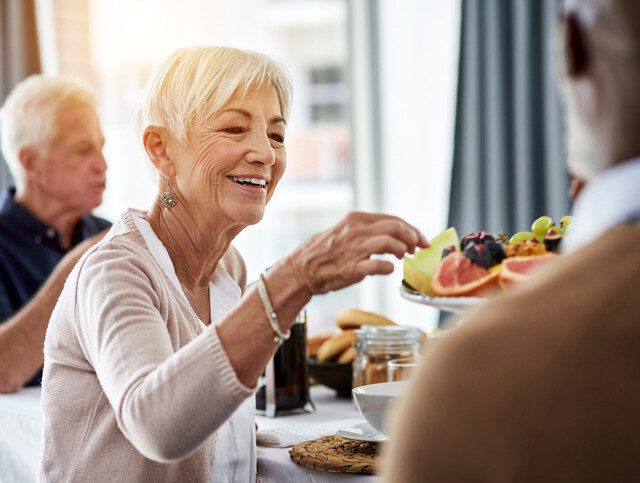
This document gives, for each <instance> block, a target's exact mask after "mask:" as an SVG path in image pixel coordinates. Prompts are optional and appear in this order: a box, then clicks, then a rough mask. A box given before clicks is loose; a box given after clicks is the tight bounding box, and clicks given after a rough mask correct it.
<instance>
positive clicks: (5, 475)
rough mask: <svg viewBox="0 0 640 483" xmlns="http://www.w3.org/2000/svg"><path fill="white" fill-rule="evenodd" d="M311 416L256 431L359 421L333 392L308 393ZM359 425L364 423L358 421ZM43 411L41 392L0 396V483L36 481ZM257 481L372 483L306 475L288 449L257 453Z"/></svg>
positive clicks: (270, 422)
mask: <svg viewBox="0 0 640 483" xmlns="http://www.w3.org/2000/svg"><path fill="white" fill-rule="evenodd" d="M311 399H312V400H313V401H314V403H315V405H316V408H317V410H316V412H314V413H311V414H299V413H298V414H290V415H285V416H278V417H277V418H273V419H269V418H265V417H257V423H258V426H259V427H260V428H273V427H278V426H282V425H287V424H292V423H323V422H335V421H336V420H342V419H349V418H358V419H361V416H360V415H359V413H358V411H357V409H356V408H355V406H354V404H353V402H352V401H351V400H350V399H337V398H336V397H335V396H334V393H333V391H330V390H329V389H326V388H324V387H321V386H317V387H313V388H311ZM363 421H364V420H363ZM41 433H42V411H41V410H40V389H39V388H26V389H23V390H21V391H20V392H18V393H16V394H7V395H0V482H1V483H5V482H7V483H9V482H11V483H21V482H33V481H36V479H37V474H38V466H39V461H40V453H41V451H42V441H41V436H42V435H41ZM258 480H259V481H261V482H278V483H286V482H301V483H304V482H313V483H319V482H322V483H324V482H333V481H338V482H340V481H344V482H349V483H361V482H367V483H374V482H375V481H376V478H375V477H373V476H367V475H348V474H339V473H327V472H324V471H318V470H309V469H306V468H302V467H301V466H298V465H296V464H295V463H293V462H292V461H291V459H290V458H289V448H263V447H258Z"/></svg>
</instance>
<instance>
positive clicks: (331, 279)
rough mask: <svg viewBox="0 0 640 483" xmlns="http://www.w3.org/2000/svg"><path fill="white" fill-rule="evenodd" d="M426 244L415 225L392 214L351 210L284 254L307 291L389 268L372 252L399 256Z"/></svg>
mask: <svg viewBox="0 0 640 483" xmlns="http://www.w3.org/2000/svg"><path fill="white" fill-rule="evenodd" d="M428 245H429V244H428V242H427V240H426V238H425V237H424V235H423V234H422V233H421V232H420V231H419V230H418V229H416V228H415V227H413V226H411V225H410V224H408V223H406V222H405V221H404V220H402V219H400V218H398V217H396V216H390V215H383V214H374V213H363V212H352V213H349V214H348V215H347V216H346V217H345V218H344V219H343V220H342V221H341V222H339V223H338V224H337V225H335V226H334V227H333V228H331V229H329V230H327V231H325V232H322V233H319V234H318V235H316V236H314V237H312V238H310V239H309V240H308V241H307V242H306V243H305V244H304V245H301V246H300V247H299V248H298V249H297V250H296V251H295V252H294V253H292V255H291V256H290V257H288V258H289V262H290V264H291V265H292V266H293V267H294V268H295V273H296V274H297V278H299V279H300V280H301V281H302V283H303V285H304V286H305V287H307V288H308V290H309V292H310V293H311V294H319V293H326V292H327V291H330V290H338V289H340V288H344V287H348V286H349V285H352V284H354V283H357V282H359V281H360V280H362V279H363V278H364V277H366V276H367V275H383V274H389V273H391V272H392V271H393V264H392V263H390V262H388V261H384V260H379V259H371V256H372V255H380V254H387V253H388V254H393V255H394V256H395V257H396V258H398V259H401V258H402V257H403V256H404V255H405V254H406V253H413V252H414V251H415V249H416V248H418V247H426V246H428Z"/></svg>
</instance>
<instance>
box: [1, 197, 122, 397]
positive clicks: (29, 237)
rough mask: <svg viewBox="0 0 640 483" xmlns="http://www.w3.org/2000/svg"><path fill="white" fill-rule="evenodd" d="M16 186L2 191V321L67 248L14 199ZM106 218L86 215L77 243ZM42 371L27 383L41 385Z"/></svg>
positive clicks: (35, 288) (74, 237)
mask: <svg viewBox="0 0 640 483" xmlns="http://www.w3.org/2000/svg"><path fill="white" fill-rule="evenodd" d="M14 196H15V188H9V189H6V190H4V191H1V192H0V324H1V323H3V322H5V321H6V320H7V319H8V318H9V317H11V316H12V315H13V314H14V313H15V312H17V311H18V310H19V309H20V308H21V307H22V306H23V305H25V304H26V303H27V302H28V301H29V299H30V298H31V297H32V296H33V295H34V294H35V293H36V292H37V291H38V289H39V288H40V286H41V285H42V284H43V283H44V281H45V280H46V279H47V278H48V277H49V275H50V274H51V272H52V271H53V268H54V267H55V266H56V265H57V264H58V262H59V261H60V260H61V259H62V257H63V256H64V255H65V254H66V253H67V251H68V250H64V249H63V248H62V247H61V246H60V243H59V241H58V234H57V233H56V231H55V230H54V229H53V228H51V227H49V226H47V225H45V224H44V223H43V222H41V221H40V220H39V219H38V218H36V217H35V216H33V215H32V214H31V213H29V212H28V211H27V210H26V209H25V208H23V207H22V206H21V205H20V204H18V203H17V202H16V201H15V200H14ZM109 226H111V223H109V222H108V221H107V220H104V219H102V218H98V217H97V216H93V215H85V216H83V217H82V218H81V219H80V221H79V222H78V224H77V225H76V226H75V228H74V229H73V234H72V240H71V245H72V246H76V245H77V244H78V243H80V242H81V241H83V240H84V239H86V238H89V237H91V236H93V235H95V234H96V233H98V232H100V231H102V230H103V229H105V228H108V227H109ZM41 378H42V371H40V372H39V373H38V374H36V376H35V377H34V378H33V379H32V380H31V381H30V382H29V383H28V384H27V385H28V386H39V385H40V381H41Z"/></svg>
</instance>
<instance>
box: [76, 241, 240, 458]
mask: <svg viewBox="0 0 640 483" xmlns="http://www.w3.org/2000/svg"><path fill="white" fill-rule="evenodd" d="M162 303H163V302H162V301H161V299H160V297H159V295H158V292H157V291H156V290H154V276H153V274H152V273H151V272H150V271H149V270H147V269H146V267H145V266H144V262H143V261H142V260H141V257H140V256H138V255H136V254H135V253H133V252H132V251H130V250H128V249H126V248H122V247H118V246H117V245H116V246H113V244H112V243H108V244H106V245H104V246H103V247H101V249H100V250H97V251H94V252H93V253H91V254H90V255H89V256H88V257H86V258H85V260H84V264H83V266H82V267H81V268H80V271H79V275H78V281H77V291H76V314H75V317H76V327H77V329H76V330H77V332H78V338H79V341H80V344H81V346H82V347H83V351H84V353H85V356H86V357H87V359H88V360H89V362H90V363H91V364H92V366H93V367H94V369H95V371H96V374H97V377H98V379H99V381H100V384H101V386H102V388H103V390H104V392H105V394H106V397H107V398H108V400H109V402H110V404H111V406H112V407H113V409H114V411H115V416H116V420H117V423H118V426H119V428H120V429H121V431H122V432H123V434H124V435H125V437H126V438H127V439H128V440H129V441H130V442H131V443H132V444H133V445H134V446H135V447H136V449H138V451H140V453H142V454H143V455H144V456H145V457H147V458H149V459H152V460H155V461H158V462H172V461H178V460H181V459H183V458H185V457H187V456H189V455H190V454H191V453H192V452H193V451H195V450H196V449H197V447H198V446H199V445H200V444H202V443H203V442H204V441H205V440H206V439H207V438H208V437H209V436H211V435H212V434H213V433H214V432H215V431H216V429H217V428H219V427H220V426H221V425H222V424H223V423H224V421H225V420H226V419H227V418H228V417H229V416H230V415H231V414H232V413H233V412H234V411H235V409H236V408H237V407H238V406H239V405H240V403H241V402H242V401H243V400H244V399H246V398H247V397H248V396H250V395H251V394H252V390H251V389H249V388H247V387H245V386H244V385H243V384H242V383H241V382H240V381H239V380H238V378H237V376H236V374H235V371H234V369H233V367H232V366H231V364H230V362H229V359H228V357H227V354H226V353H225V351H224V348H223V347H222V345H221V343H220V339H219V338H218V334H217V332H216V329H215V327H214V326H209V327H208V328H207V329H206V330H205V331H203V333H202V334H200V335H199V336H197V337H195V338H194V339H193V340H191V341H190V342H189V343H188V344H186V345H185V346H183V347H182V348H180V349H178V350H177V351H175V350H174V347H173V345H172V342H171V338H170V335H169V332H168V329H167V325H166V322H165V321H164V319H163V318H162V317H161V312H160V307H161V304H162ZM165 303H166V302H165Z"/></svg>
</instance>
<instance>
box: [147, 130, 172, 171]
mask: <svg viewBox="0 0 640 483" xmlns="http://www.w3.org/2000/svg"><path fill="white" fill-rule="evenodd" d="M142 142H143V144H144V149H145V151H146V152H147V156H149V159H150V160H151V163H152V164H153V165H154V166H155V167H156V169H157V170H158V171H159V172H160V174H161V175H162V176H163V177H165V178H172V177H174V176H175V175H176V168H175V165H174V163H173V160H172V159H171V156H170V155H169V153H168V151H167V142H168V135H167V132H166V131H165V130H164V129H163V128H161V127H159V126H147V127H146V129H145V130H144V133H143V134H142Z"/></svg>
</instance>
